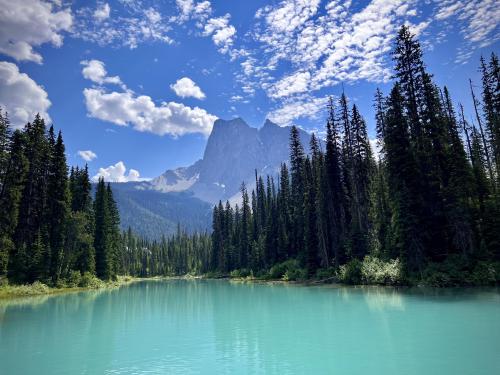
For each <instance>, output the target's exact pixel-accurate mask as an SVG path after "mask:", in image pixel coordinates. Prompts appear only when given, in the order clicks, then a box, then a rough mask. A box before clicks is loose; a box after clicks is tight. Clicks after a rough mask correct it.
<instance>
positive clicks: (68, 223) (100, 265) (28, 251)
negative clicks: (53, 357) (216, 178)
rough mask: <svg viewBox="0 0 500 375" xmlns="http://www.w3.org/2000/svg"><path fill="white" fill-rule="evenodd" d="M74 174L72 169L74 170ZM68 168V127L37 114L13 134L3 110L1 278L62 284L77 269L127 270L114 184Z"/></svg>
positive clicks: (111, 273)
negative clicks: (94, 184)
mask: <svg viewBox="0 0 500 375" xmlns="http://www.w3.org/2000/svg"><path fill="white" fill-rule="evenodd" d="M68 172H69V173H68ZM91 195H92V185H91V182H90V179H89V173H88V169H87V167H86V166H85V168H78V167H76V168H71V171H68V165H67V163H66V155H65V146H64V142H63V138H62V134H61V132H59V133H58V134H57V136H56V134H55V131H54V128H53V126H51V127H50V128H49V129H48V130H47V127H46V125H45V122H44V120H43V119H42V118H41V117H40V116H39V115H37V116H36V117H35V119H34V121H33V122H31V123H28V124H26V126H25V127H24V128H23V129H22V130H15V131H12V129H11V127H10V124H9V120H8V115H7V113H2V112H1V111H0V212H1V215H0V281H2V280H5V279H6V278H7V277H8V280H9V281H11V282H14V283H31V282H34V281H37V280H38V281H43V282H45V283H48V284H50V285H56V284H58V282H59V281H60V280H63V279H65V278H68V277H70V275H72V274H73V275H74V273H75V272H78V273H80V274H81V275H83V274H86V273H87V274H90V275H95V276H97V277H99V278H101V279H105V280H109V279H112V278H114V277H115V276H116V275H117V274H119V273H120V272H121V264H120V261H119V260H120V256H119V250H120V249H121V247H120V246H119V241H120V230H119V222H120V218H119V214H118V209H117V206H116V203H115V201H114V199H113V192H112V191H111V187H110V185H109V184H108V185H107V186H106V185H105V183H104V180H103V179H100V180H99V182H98V184H97V187H96V191H95V198H94V199H92V196H91Z"/></svg>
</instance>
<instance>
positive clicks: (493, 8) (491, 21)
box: [435, 0, 500, 47]
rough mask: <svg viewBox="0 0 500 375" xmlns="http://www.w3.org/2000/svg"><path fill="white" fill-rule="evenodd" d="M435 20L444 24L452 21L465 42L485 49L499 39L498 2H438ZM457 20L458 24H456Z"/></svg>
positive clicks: (487, 0) (443, 0)
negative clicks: (458, 27) (458, 26)
mask: <svg viewBox="0 0 500 375" xmlns="http://www.w3.org/2000/svg"><path fill="white" fill-rule="evenodd" d="M436 2H437V11H436V16H435V18H436V19H437V20H438V21H440V22H444V21H445V20H448V19H452V22H454V24H459V25H460V26H461V27H460V32H461V33H462V35H463V36H464V38H465V40H467V41H469V42H471V43H477V44H479V47H485V46H488V45H491V44H493V43H494V42H495V41H497V40H499V38H500V30H499V21H498V20H499V19H500V2H498V1H497V0H469V1H456V0H440V1H436ZM457 20H458V21H459V22H457Z"/></svg>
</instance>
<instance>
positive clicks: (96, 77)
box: [80, 60, 125, 89]
mask: <svg viewBox="0 0 500 375" xmlns="http://www.w3.org/2000/svg"><path fill="white" fill-rule="evenodd" d="M80 64H81V65H83V69H82V74H83V77H84V78H86V79H89V80H91V81H92V82H95V83H98V84H100V85H102V84H104V83H113V84H116V85H119V86H121V87H122V88H124V89H125V85H124V84H123V82H122V80H121V79H120V77H118V76H113V77H109V76H108V72H107V71H106V68H105V67H104V63H103V62H102V61H99V60H83V61H80Z"/></svg>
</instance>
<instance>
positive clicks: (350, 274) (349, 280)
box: [337, 259, 361, 285]
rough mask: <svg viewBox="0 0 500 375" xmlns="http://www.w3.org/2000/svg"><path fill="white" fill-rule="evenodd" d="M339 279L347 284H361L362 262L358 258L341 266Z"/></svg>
mask: <svg viewBox="0 0 500 375" xmlns="http://www.w3.org/2000/svg"><path fill="white" fill-rule="evenodd" d="M337 274H338V279H339V281H341V282H343V283H346V284H354V285H356V284H361V262H360V261H359V260H358V259H353V260H351V261H349V262H348V263H346V264H343V265H341V266H340V267H339V271H338V273H337Z"/></svg>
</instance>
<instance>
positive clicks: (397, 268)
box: [361, 255, 403, 285]
mask: <svg viewBox="0 0 500 375" xmlns="http://www.w3.org/2000/svg"><path fill="white" fill-rule="evenodd" d="M402 274H403V272H402V267H401V263H400V262H399V259H392V260H389V261H388V262H384V261H383V260H381V259H379V258H377V257H374V256H369V255H368V256H366V257H365V258H364V259H363V262H362V263H361V281H362V283H363V284H380V285H398V284H401V283H402V282H403V277H402Z"/></svg>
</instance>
